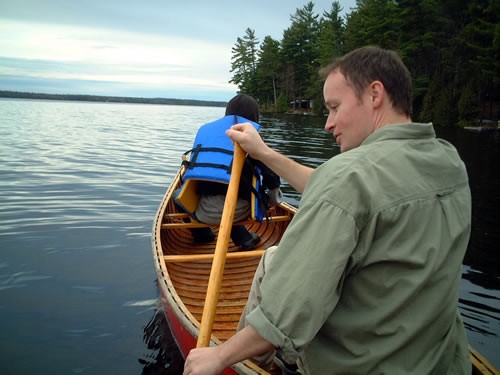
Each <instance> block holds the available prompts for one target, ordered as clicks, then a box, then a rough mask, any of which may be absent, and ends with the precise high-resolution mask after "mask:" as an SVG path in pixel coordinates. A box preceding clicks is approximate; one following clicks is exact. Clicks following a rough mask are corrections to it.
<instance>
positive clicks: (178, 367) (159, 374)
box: [139, 307, 184, 375]
mask: <svg viewBox="0 0 500 375" xmlns="http://www.w3.org/2000/svg"><path fill="white" fill-rule="evenodd" d="M143 339H144V343H145V344H146V347H147V348H148V350H149V351H150V353H149V354H147V355H146V356H145V357H143V358H139V363H140V364H141V365H142V366H143V369H142V374H143V375H178V374H182V371H183V368H184V360H183V358H182V355H181V353H180V351H179V349H178V348H177V345H176V344H175V340H174V339H173V338H172V335H171V333H170V329H169V327H168V322H167V319H166V317H165V314H164V312H163V310H162V309H161V307H158V308H157V309H156V310H155V312H154V314H153V315H152V317H151V319H150V320H149V322H148V323H147V324H146V326H145V327H144V338H143Z"/></svg>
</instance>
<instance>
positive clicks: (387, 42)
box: [344, 0, 399, 51]
mask: <svg viewBox="0 0 500 375" xmlns="http://www.w3.org/2000/svg"><path fill="white" fill-rule="evenodd" d="M356 4H357V5H356V8H355V9H354V10H353V12H352V13H351V14H349V15H348V17H347V25H346V29H345V34H344V37H345V47H346V51H352V50H354V49H356V48H359V47H363V46H366V45H376V46H379V47H382V48H389V49H397V47H398V39H399V31H398V28H397V26H396V25H395V22H396V14H397V4H396V3H395V2H394V1H393V0H357V2H356Z"/></svg>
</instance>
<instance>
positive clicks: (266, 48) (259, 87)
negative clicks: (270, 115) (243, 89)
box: [255, 36, 282, 108]
mask: <svg viewBox="0 0 500 375" xmlns="http://www.w3.org/2000/svg"><path fill="white" fill-rule="evenodd" d="M258 57H259V60H258V63H257V69H256V75H255V78H256V91H257V94H256V95H257V98H259V99H260V102H261V104H263V105H264V108H269V107H270V106H271V103H273V104H274V105H276V100H277V95H278V93H279V82H278V76H279V74H280V71H281V65H282V64H281V61H280V44H279V42H278V41H277V40H274V39H273V38H271V37H270V36H266V37H265V38H264V41H263V42H262V45H261V46H260V50H259V53H258Z"/></svg>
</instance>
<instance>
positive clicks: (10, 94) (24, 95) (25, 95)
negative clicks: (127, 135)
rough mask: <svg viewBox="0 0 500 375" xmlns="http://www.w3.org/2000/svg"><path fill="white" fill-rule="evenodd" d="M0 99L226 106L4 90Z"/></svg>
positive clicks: (220, 104)
mask: <svg viewBox="0 0 500 375" xmlns="http://www.w3.org/2000/svg"><path fill="white" fill-rule="evenodd" d="M0 98H17V99H43V100H73V101H83V102H105V103H137V104H163V105H192V106H204V107H225V106H226V104H227V103H226V102H221V101H211V100H195V99H169V98H136V97H129V96H102V95H70V94H43V93H34V92H19V91H4V90H0Z"/></svg>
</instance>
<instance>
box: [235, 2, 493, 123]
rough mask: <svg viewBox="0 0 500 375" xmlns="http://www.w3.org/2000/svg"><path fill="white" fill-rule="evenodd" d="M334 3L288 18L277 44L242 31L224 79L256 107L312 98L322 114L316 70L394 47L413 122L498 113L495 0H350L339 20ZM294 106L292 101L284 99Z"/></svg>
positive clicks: (280, 108)
mask: <svg viewBox="0 0 500 375" xmlns="http://www.w3.org/2000/svg"><path fill="white" fill-rule="evenodd" d="M342 10H343V9H342V7H341V6H340V3H339V2H337V1H334V2H333V3H332V7H331V10H330V11H329V12H326V11H325V12H324V13H323V14H322V16H321V17H320V16H319V15H318V14H316V13H315V10H314V2H312V1H311V2H308V3H307V4H306V5H305V6H304V7H303V8H299V9H297V10H296V12H295V13H294V14H292V15H291V16H290V21H291V25H290V27H289V28H287V29H286V30H284V31H283V38H282V39H281V40H280V41H278V40H274V39H273V38H271V37H270V36H266V37H265V38H264V40H263V41H262V43H260V42H259V40H258V39H257V38H256V36H255V30H252V29H250V28H247V30H246V31H245V35H244V36H242V37H238V38H237V40H236V43H235V45H234V47H233V48H232V58H231V73H232V74H233V75H232V78H231V80H230V82H232V83H234V84H236V85H237V86H238V88H239V91H240V92H245V93H248V94H250V95H252V96H254V97H255V98H257V99H258V101H259V103H260V104H261V107H262V110H263V111H272V112H286V111H288V110H289V109H290V107H291V106H294V105H295V106H297V105H300V103H306V104H309V103H312V105H311V106H310V108H311V110H312V113H315V114H321V113H323V112H324V106H323V100H322V81H321V80H320V78H319V76H318V70H319V69H320V68H321V67H323V66H326V65H327V64H328V63H330V62H331V61H332V59H333V58H335V57H337V56H342V55H343V54H345V53H346V52H348V51H351V50H353V49H355V48H358V47H361V46H365V45H376V46H379V47H382V48H388V49H392V50H395V51H396V52H398V54H399V55H400V56H401V58H402V60H403V61H404V63H405V64H406V66H407V67H408V69H409V70H410V73H411V75H412V78H413V86H414V96H413V116H412V117H413V119H414V120H416V121H425V122H427V121H432V122H434V123H436V124H438V125H441V126H456V125H459V126H468V125H474V124H477V123H478V121H480V120H482V119H487V120H493V121H494V122H495V123H496V122H497V121H498V120H499V117H500V22H499V21H500V1H498V0H470V1H466V0H357V5H356V7H355V8H354V9H351V10H350V13H347V14H346V16H345V17H342V16H341V12H342ZM291 103H295V104H291Z"/></svg>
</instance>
